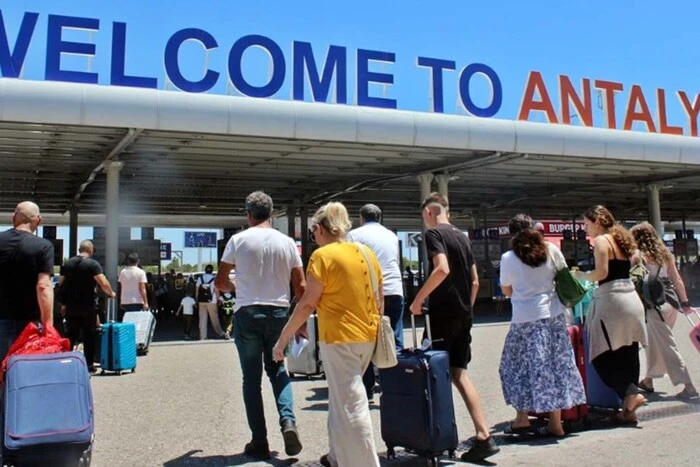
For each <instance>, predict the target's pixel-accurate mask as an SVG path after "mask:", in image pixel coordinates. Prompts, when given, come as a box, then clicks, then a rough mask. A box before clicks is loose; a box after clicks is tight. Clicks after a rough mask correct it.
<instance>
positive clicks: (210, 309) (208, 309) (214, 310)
mask: <svg viewBox="0 0 700 467" xmlns="http://www.w3.org/2000/svg"><path fill="white" fill-rule="evenodd" d="M207 318H208V319H210V320H211V327H213V328H214V332H215V333H216V334H217V335H219V336H221V335H222V334H223V333H224V331H223V330H222V329H221V322H220V321H219V309H218V307H217V306H216V303H200V304H199V338H200V339H206V338H207V325H208V321H207Z"/></svg>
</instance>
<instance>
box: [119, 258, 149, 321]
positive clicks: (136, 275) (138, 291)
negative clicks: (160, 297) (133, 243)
mask: <svg viewBox="0 0 700 467" xmlns="http://www.w3.org/2000/svg"><path fill="white" fill-rule="evenodd" d="M126 262H127V266H126V267H125V268H124V269H122V271H121V272H120V273H119V284H120V285H121V300H120V303H121V310H122V316H123V313H126V312H129V311H148V296H147V295H146V283H147V282H148V280H147V279H146V273H145V272H144V271H143V269H141V268H139V255H138V253H131V254H129V256H128V257H127V259H126Z"/></svg>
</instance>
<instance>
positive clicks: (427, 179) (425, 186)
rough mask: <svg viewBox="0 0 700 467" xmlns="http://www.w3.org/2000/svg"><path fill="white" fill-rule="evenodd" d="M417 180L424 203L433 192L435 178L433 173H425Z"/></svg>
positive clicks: (421, 199)
mask: <svg viewBox="0 0 700 467" xmlns="http://www.w3.org/2000/svg"><path fill="white" fill-rule="evenodd" d="M416 178H417V179H418V183H419V184H420V203H423V200H424V199H425V198H427V197H428V195H429V194H430V192H431V191H433V190H432V183H433V178H434V177H433V174H431V173H425V174H420V175H418V176H417V177H416Z"/></svg>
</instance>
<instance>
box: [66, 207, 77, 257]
mask: <svg viewBox="0 0 700 467" xmlns="http://www.w3.org/2000/svg"><path fill="white" fill-rule="evenodd" d="M68 213H69V216H70V221H69V224H70V225H69V227H68V257H69V258H72V257H73V256H75V255H77V254H78V207H77V206H73V207H71V208H70V210H69V211H68Z"/></svg>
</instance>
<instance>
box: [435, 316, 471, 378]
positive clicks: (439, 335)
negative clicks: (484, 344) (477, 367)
mask: <svg viewBox="0 0 700 467" xmlns="http://www.w3.org/2000/svg"><path fill="white" fill-rule="evenodd" d="M430 330H431V334H432V338H433V349H434V350H446V351H447V353H449V354H450V367H451V368H463V369H465V370H466V369H467V366H468V365H469V362H471V360H472V320H471V319H466V318H454V317H446V316H440V315H439V314H433V313H431V315H430ZM427 337H428V336H427V333H426V332H424V333H423V338H424V339H425V338H427Z"/></svg>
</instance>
